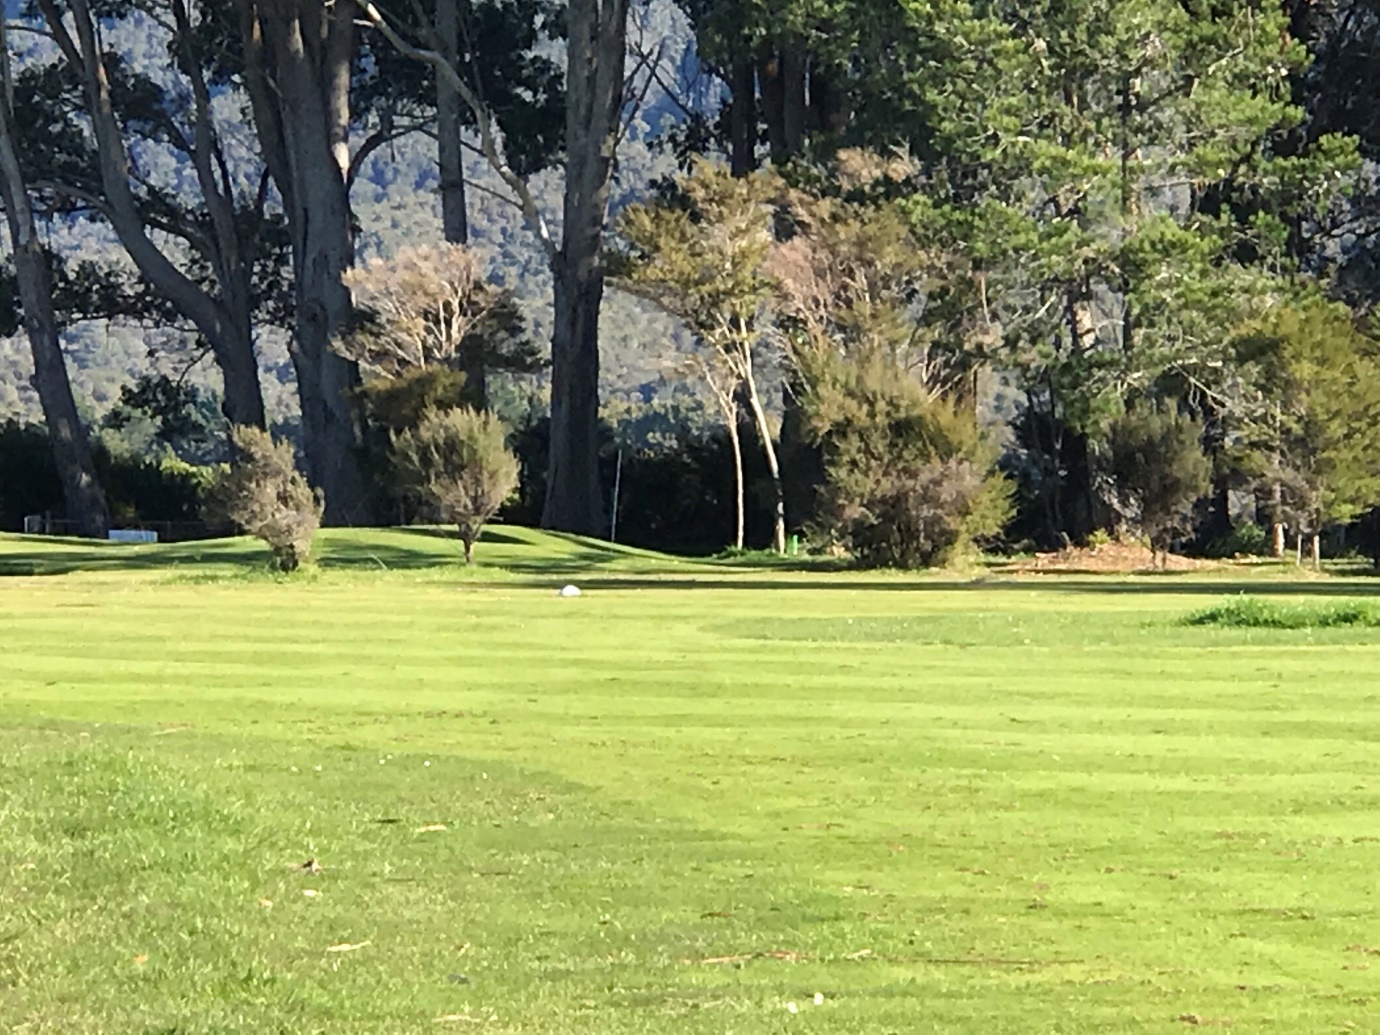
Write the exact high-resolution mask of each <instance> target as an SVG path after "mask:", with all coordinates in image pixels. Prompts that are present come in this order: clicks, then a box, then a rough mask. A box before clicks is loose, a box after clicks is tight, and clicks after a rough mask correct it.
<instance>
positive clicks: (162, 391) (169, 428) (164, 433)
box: [102, 374, 212, 449]
mask: <svg viewBox="0 0 1380 1035" xmlns="http://www.w3.org/2000/svg"><path fill="white" fill-rule="evenodd" d="M203 401H204V400H203V398H202V393H201V391H200V390H199V389H198V388H197V387H196V386H195V385H191V384H188V383H186V382H185V381H181V380H179V381H174V380H173V379H172V378H170V377H168V375H166V374H144V375H142V376H140V377H138V378H135V380H134V381H133V383H131V384H127V385H123V386H121V388H120V401H119V402H118V403H116V404H115V408H114V409H112V410H111V411H110V412H109V413H107V414H106V415H105V419H104V420H103V421H102V424H103V426H105V427H107V428H110V429H112V430H115V431H120V430H123V429H124V428H127V427H128V426H129V425H130V423H131V422H133V421H134V420H136V419H138V418H140V417H143V418H145V419H147V420H150V421H152V423H153V435H154V438H156V439H158V441H160V442H162V443H164V444H165V445H167V446H170V447H172V448H174V449H176V448H178V447H179V446H183V447H193V448H195V447H198V446H204V445H205V444H206V443H207V441H208V440H209V439H210V438H211V436H212V428H211V421H210V419H209V418H210V416H211V415H210V414H208V413H207V412H206V407H205V406H203V405H202V404H203Z"/></svg>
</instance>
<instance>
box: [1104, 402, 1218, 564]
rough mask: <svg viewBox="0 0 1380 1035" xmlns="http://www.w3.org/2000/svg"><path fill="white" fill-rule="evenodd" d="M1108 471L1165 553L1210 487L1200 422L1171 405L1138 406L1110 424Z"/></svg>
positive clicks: (1156, 546) (1156, 547) (1153, 547)
mask: <svg viewBox="0 0 1380 1035" xmlns="http://www.w3.org/2000/svg"><path fill="white" fill-rule="evenodd" d="M1108 446H1109V448H1110V452H1111V473H1112V477H1113V478H1114V479H1115V481H1116V484H1117V487H1118V488H1119V489H1120V490H1121V492H1122V494H1123V495H1124V497H1125V498H1126V500H1127V501H1128V502H1129V503H1130V508H1129V513H1127V514H1126V515H1125V516H1126V517H1128V518H1130V519H1132V520H1134V521H1136V523H1138V524H1139V525H1140V528H1141V531H1143V532H1144V533H1145V534H1146V536H1148V537H1149V539H1150V548H1151V550H1153V551H1156V552H1158V553H1159V554H1160V556H1161V557H1163V556H1164V555H1165V554H1166V553H1167V552H1168V550H1169V547H1170V545H1171V543H1172V542H1173V540H1174V539H1175V538H1176V537H1177V536H1180V535H1183V534H1184V533H1185V532H1187V531H1188V530H1189V529H1190V528H1191V523H1192V517H1193V505H1194V504H1195V503H1197V502H1198V501H1199V500H1200V499H1202V498H1203V497H1204V496H1206V495H1207V493H1208V490H1209V489H1210V488H1211V486H1212V461H1210V460H1209V459H1208V457H1207V454H1205V453H1204V452H1203V444H1202V426H1201V425H1200V424H1199V423H1198V422H1197V421H1196V420H1194V419H1193V418H1191V417H1186V416H1183V415H1181V414H1180V413H1178V412H1177V411H1176V410H1173V409H1165V410H1159V409H1149V408H1146V409H1140V410H1135V411H1133V412H1130V413H1127V414H1124V415H1123V416H1121V417H1119V418H1117V420H1116V421H1114V422H1113V423H1112V427H1111V432H1110V435H1109V438H1108Z"/></svg>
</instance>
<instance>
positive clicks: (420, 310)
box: [332, 244, 540, 406]
mask: <svg viewBox="0 0 1380 1035" xmlns="http://www.w3.org/2000/svg"><path fill="white" fill-rule="evenodd" d="M343 279H344V281H345V284H346V286H347V287H349V288H350V291H351V294H352V295H353V298H354V305H355V314H354V320H353V322H352V324H351V326H350V328H349V329H348V330H347V331H346V333H344V334H342V335H341V336H340V337H339V338H338V339H337V340H336V341H335V342H334V343H333V346H332V347H333V348H334V349H335V351H336V352H337V353H339V354H340V355H342V356H344V357H345V358H346V359H351V360H354V361H355V362H356V363H358V364H359V366H360V370H361V371H363V373H364V374H365V376H366V377H367V378H368V379H370V380H371V381H376V380H391V379H396V378H399V377H403V376H406V375H408V374H411V373H415V372H416V371H418V370H431V369H437V368H441V369H445V368H451V369H459V370H462V371H464V373H465V377H466V382H467V383H466V387H467V389H468V390H469V394H471V395H472V396H473V399H474V402H475V403H476V404H477V405H480V406H482V405H483V404H484V402H485V400H484V394H485V373H486V371H487V370H489V369H491V368H492V369H502V370H510V371H515V372H521V373H526V372H531V371H533V370H536V369H537V368H538V367H539V366H540V362H539V357H538V355H537V352H536V350H535V348H534V347H533V345H532V343H531V341H530V340H529V339H528V338H527V336H526V330H525V327H524V325H523V320H522V315H521V313H520V311H519V310H518V308H517V305H516V303H515V301H514V300H513V297H512V293H511V292H509V291H508V290H506V289H504V288H500V287H497V286H495V285H493V284H491V283H489V282H488V281H487V280H485V279H484V268H483V264H482V263H481V262H480V260H479V257H478V256H477V255H476V254H475V253H474V251H472V250H471V249H469V248H466V247H465V246H464V245H460V244H441V245H412V246H407V247H403V248H400V249H398V251H397V253H396V254H395V255H393V256H392V257H391V258H388V259H378V258H376V259H372V260H370V261H369V262H367V263H365V264H364V265H362V266H358V267H356V268H355V269H352V270H347V271H346V272H345V273H344V274H343Z"/></svg>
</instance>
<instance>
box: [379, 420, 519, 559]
mask: <svg viewBox="0 0 1380 1035" xmlns="http://www.w3.org/2000/svg"><path fill="white" fill-rule="evenodd" d="M506 438H507V435H506V432H505V430H504V428H503V425H502V423H500V422H499V420H498V418H496V417H495V416H493V414H491V413H485V412H483V411H482V410H473V409H470V408H468V407H458V408H456V409H450V410H433V411H431V412H430V413H428V414H426V415H425V416H424V417H423V418H422V419H421V421H419V422H418V423H417V426H416V427H414V428H411V429H410V430H408V431H404V432H403V433H402V434H400V435H396V436H394V438H393V458H394V463H395V465H396V468H397V471H398V475H399V477H400V478H401V479H402V480H403V484H404V485H405V486H406V487H407V488H408V489H409V490H410V491H412V492H413V493H414V494H415V495H416V496H417V497H418V498H420V499H421V500H422V501H423V503H424V504H425V505H426V506H427V508H428V509H430V510H431V511H432V512H433V513H434V514H435V516H436V517H437V518H439V519H440V520H441V521H444V522H445V523H446V524H452V525H455V526H456V528H457V529H458V530H459V532H460V540H461V542H463V543H464V544H465V561H466V563H469V562H472V561H473V560H474V544H475V543H476V542H477V541H478V540H479V536H480V534H481V533H482V532H483V531H484V526H485V525H486V524H488V523H489V521H491V520H492V519H493V516H494V515H495V514H497V513H498V509H499V507H501V506H503V503H504V501H506V500H507V499H508V497H509V496H511V495H512V493H513V490H514V489H515V488H517V484H518V474H519V469H518V461H517V457H515V456H514V455H513V453H512V451H511V450H509V449H508V444H507V441H506Z"/></svg>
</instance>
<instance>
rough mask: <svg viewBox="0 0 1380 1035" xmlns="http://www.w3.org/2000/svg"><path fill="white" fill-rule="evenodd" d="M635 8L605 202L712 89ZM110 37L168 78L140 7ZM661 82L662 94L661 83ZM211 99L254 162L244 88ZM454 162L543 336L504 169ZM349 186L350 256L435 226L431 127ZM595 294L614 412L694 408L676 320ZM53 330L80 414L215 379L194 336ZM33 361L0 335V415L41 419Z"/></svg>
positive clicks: (263, 340)
mask: <svg viewBox="0 0 1380 1035" xmlns="http://www.w3.org/2000/svg"><path fill="white" fill-rule="evenodd" d="M9 6H10V8H11V14H12V15H14V14H18V13H19V5H17V4H14V3H11V4H10V5H9ZM136 6H137V5H136ZM634 18H635V23H636V24H635V29H634V32H633V34H632V39H631V41H630V44H629V46H630V48H632V51H633V55H634V60H636V58H637V56H638V55H639V54H642V53H644V52H645V51H646V50H653V51H657V52H659V55H660V56H659V59H658V61H657V75H656V76H655V77H653V78H650V81H649V82H646V83H645V84H639V102H638V105H637V107H636V111H635V112H630V116H631V117H630V119H629V125H628V128H627V139H626V140H625V141H624V142H623V144H622V145H621V147H620V152H619V162H618V176H617V181H616V191H615V195H614V199H613V203H612V207H613V209H614V210H615V211H616V210H617V209H619V208H621V207H622V206H623V205H624V204H626V203H627V201H628V200H629V199H632V198H639V197H642V196H645V195H646V193H647V192H648V190H649V189H650V185H651V184H652V183H653V182H654V181H656V180H658V179H660V178H663V177H665V176H667V175H669V174H670V173H672V172H674V171H675V168H676V161H675V157H674V155H673V154H671V153H670V149H669V148H668V147H666V146H664V144H665V141H664V139H662V138H663V137H664V134H665V132H666V130H667V129H668V128H670V127H673V126H674V125H676V124H677V123H680V122H683V121H684V120H685V112H684V111H682V110H681V107H680V106H681V105H683V104H686V103H692V104H694V105H695V106H696V107H695V110H696V111H697V112H699V113H701V114H704V115H712V114H713V112H714V111H715V109H716V108H717V106H718V104H719V101H720V97H719V89H720V88H719V84H718V81H717V80H716V79H714V78H713V77H712V76H711V75H710V74H709V73H707V72H706V71H705V70H704V69H702V68H701V67H700V66H699V63H698V61H697V58H696V56H695V43H694V37H693V34H692V32H691V30H690V26H689V24H688V22H687V20H686V18H685V16H684V14H683V13H682V12H681V10H680V9H679V8H678V7H676V6H675V4H674V2H673V0H654V2H652V3H650V4H648V5H647V6H646V8H645V9H644V10H640V11H637V12H636V13H635V15H634ZM15 40H16V43H18V44H20V46H19V47H18V49H19V51H20V54H21V61H23V60H25V59H28V60H35V61H36V60H40V59H41V55H45V54H49V52H50V48H48V47H45V46H43V45H42V44H41V43H39V42H37V41H35V40H33V39H28V38H26V37H25V36H24V34H22V33H19V34H16V36H15ZM109 41H110V42H111V43H112V44H113V45H114V46H115V47H116V48H117V49H118V50H119V51H120V53H121V54H122V55H124V56H125V58H126V59H127V60H128V61H129V63H130V66H131V68H133V69H135V70H137V71H139V72H140V73H143V74H147V75H150V76H152V77H154V78H159V77H163V78H167V76H166V74H165V73H166V64H167V62H166V51H165V43H163V42H162V41H161V40H160V33H159V31H158V29H157V27H156V26H155V25H152V24H151V23H150V22H149V21H148V20H146V19H140V18H136V19H132V20H131V23H130V24H128V25H120V26H117V28H116V31H112V32H111V33H110V35H109ZM560 46H561V45H560V42H559V41H553V42H552V43H551V44H550V45H549V49H550V50H551V51H552V52H553V53H556V54H557V55H559V51H560ZM643 85H645V93H643V92H642V86H643ZM668 88H670V89H672V90H674V94H671V93H668ZM218 102H219V105H220V108H221V115H222V118H221V121H220V125H221V127H222V131H223V132H225V133H226V134H227V135H232V134H233V137H232V138H233V139H235V140H236V142H237V147H238V149H239V150H240V154H241V156H242V157H243V158H244V159H245V161H244V165H245V167H246V168H252V167H253V166H254V165H255V164H257V163H255V162H254V161H253V159H252V157H249V156H251V155H252V152H253V143H252V131H251V130H249V129H248V128H247V127H244V126H243V125H242V123H243V122H244V120H245V119H246V118H247V117H248V115H247V112H245V111H244V110H243V103H244V102H243V99H242V98H235V97H231V96H225V97H222V98H219V99H218ZM470 137H471V139H472V138H473V134H472V133H471V134H470ZM141 157H142V158H143V159H144V160H145V161H147V162H148V163H149V169H148V172H149V173H150V174H151V175H158V176H160V177H161V178H163V180H164V181H165V182H166V183H168V184H169V185H172V186H174V187H178V186H180V187H181V188H182V189H184V190H186V189H187V188H188V186H189V183H188V181H189V180H190V181H191V186H192V187H193V188H194V181H195V174H194V172H192V171H191V169H190V167H189V163H190V159H188V158H187V157H186V156H185V155H177V154H175V153H170V152H167V151H162V152H161V153H160V152H158V151H155V150H153V149H148V150H146V151H145V152H143V154H142V156H141ZM155 162H156V163H158V164H157V165H155ZM465 174H466V178H467V179H468V180H469V182H470V183H471V184H472V185H473V188H472V190H471V191H470V192H469V195H468V207H469V212H470V228H471V235H472V237H471V239H472V241H473V243H474V245H475V246H476V247H477V248H479V249H481V250H482V251H483V252H484V253H485V255H486V256H487V258H488V262H489V268H490V270H491V272H492V275H493V276H494V277H495V279H497V280H498V281H500V282H502V283H504V284H507V285H509V286H511V287H512V288H513V290H514V291H515V292H516V293H517V295H518V297H519V299H520V300H521V301H522V305H523V309H524V312H525V313H526V314H527V316H528V319H529V321H530V325H531V328H532V336H533V338H534V339H535V340H537V341H545V340H548V339H549V337H550V327H551V277H550V272H549V271H548V270H547V269H546V267H545V263H544V261H543V257H542V254H541V249H540V247H539V246H538V244H537V242H536V240H535V238H534V237H533V236H532V234H531V232H530V230H528V229H527V228H526V226H525V225H524V223H523V218H522V213H521V212H520V211H519V210H518V209H517V208H515V207H514V206H513V205H512V204H511V203H510V201H508V200H506V199H504V198H502V197H499V196H498V195H503V194H505V193H507V192H506V191H505V190H504V188H503V184H502V182H501V181H500V180H499V178H498V177H497V176H496V175H495V174H494V173H493V171H492V169H491V168H490V167H489V165H488V164H487V163H486V162H485V160H484V158H483V156H482V155H480V154H478V153H477V152H475V151H474V150H470V151H469V153H468V154H467V155H466V165H465ZM535 182H536V190H537V194H538V197H539V198H540V201H541V204H542V206H543V208H544V210H546V212H547V213H548V218H549V219H551V220H552V222H553V223H555V224H556V225H559V220H560V209H561V181H560V176H559V173H558V171H556V170H551V171H549V172H547V173H544V174H542V175H540V176H539V177H537V178H536V181H535ZM351 193H352V197H351V200H352V203H353V205H354V210H355V215H356V218H357V219H358V222H359V227H360V231H361V233H360V235H359V238H358V247H359V253H360V255H361V257H367V256H370V255H374V254H384V255H388V254H391V253H392V252H393V251H395V250H396V249H397V248H398V246H399V245H401V244H403V243H406V242H409V241H418V240H434V239H439V237H440V236H441V200H440V196H439V174H438V171H437V167H436V142H435V138H434V131H422V130H418V131H414V132H412V133H408V134H406V135H404V136H401V137H399V138H398V139H396V140H392V141H390V142H389V143H388V145H387V146H386V147H383V148H381V149H380V150H378V151H376V152H375V153H374V154H373V155H372V156H371V157H370V158H369V159H368V161H366V162H365V163H364V164H363V165H362V167H361V170H360V173H359V178H358V179H357V180H356V182H355V183H354V185H353V189H352V192H351ZM48 232H49V233H50V234H51V235H52V241H53V243H54V245H55V247H56V249H57V250H58V251H59V253H61V254H64V255H70V256H81V257H83V258H93V257H99V258H100V259H101V260H102V261H104V262H108V263H110V264H112V265H120V266H126V267H127V266H128V260H127V259H126V258H124V257H123V256H122V255H121V254H120V250H119V247H118V245H117V244H116V243H115V242H113V241H112V240H111V235H110V233H109V231H108V229H106V228H105V227H103V226H101V225H100V224H99V223H98V222H96V221H92V220H71V221H64V222H63V223H61V224H55V225H53V226H52V227H50V228H49V231H48ZM7 251H8V243H7V242H3V243H0V254H3V253H5V252H7ZM607 305H608V318H607V319H606V320H605V321H604V322H603V325H602V329H601V348H602V353H603V366H602V373H603V377H602V387H603V391H604V397H605V398H606V399H607V400H609V401H610V402H611V403H612V404H613V408H612V412H615V413H620V414H621V413H622V412H623V411H624V409H625V406H626V405H634V404H638V403H646V402H649V401H652V400H659V401H662V402H669V401H670V400H672V399H675V400H680V399H682V398H684V399H685V400H686V405H688V406H689V408H690V410H691V411H692V412H693V411H694V410H695V409H697V408H698V406H699V402H698V396H699V393H698V392H697V391H696V388H695V386H694V384H693V383H687V382H686V381H685V380H684V379H682V378H676V377H670V378H668V376H667V375H668V367H669V366H671V365H672V364H669V363H668V362H667V357H668V356H669V355H672V354H674V353H675V352H676V351H677V350H680V349H684V348H685V345H686V341H685V331H684V330H683V328H681V327H679V326H677V325H676V324H675V323H674V322H673V321H671V320H669V319H667V318H666V317H665V316H664V315H662V314H660V313H658V312H656V311H655V310H654V309H653V308H652V307H650V306H648V305H647V304H646V303H643V302H639V301H637V300H635V299H632V298H630V297H627V296H625V295H620V294H615V295H613V296H611V297H610V298H609V300H608V303H607ZM63 337H64V343H65V350H66V354H67V356H68V361H69V367H70V369H71V372H72V381H73V384H74V387H75V388H76V389H77V392H78V398H79V402H81V403H82V404H83V408H84V412H85V413H86V414H87V416H88V417H89V418H90V419H93V420H96V419H99V417H101V416H103V415H104V414H105V413H107V412H108V411H109V410H110V409H111V407H113V406H114V405H115V404H116V403H117V402H118V400H119V395H120V388H121V386H122V385H125V384H128V383H130V382H131V381H132V380H133V379H135V378H136V377H138V376H139V375H141V374H146V373H149V372H154V371H157V372H164V373H170V374H174V375H177V376H181V375H182V373H183V371H185V370H187V368H188V365H189V364H194V366H193V367H192V369H191V372H190V373H189V374H188V375H187V378H188V381H189V382H190V383H192V384H195V385H197V386H198V387H200V388H202V389H203V390H206V391H208V392H215V393H218V392H219V380H220V379H219V374H218V372H217V370H216V368H215V364H214V363H212V362H211V361H210V358H209V357H207V356H201V357H200V358H199V359H198V357H197V353H196V349H195V342H194V336H193V335H190V334H180V333H177V331H175V330H173V329H169V328H167V327H148V326H141V325H140V324H138V323H134V322H131V321H125V320H120V319H110V320H93V321H79V322H74V323H73V324H72V325H70V326H69V327H68V328H67V329H66V330H65V332H64V335H63ZM258 341H259V347H260V353H259V355H260V360H261V363H262V372H263V375H264V376H263V384H264V393H265V396H266V400H265V401H266V404H267V406H268V409H269V412H270V413H271V414H272V415H273V417H274V419H275V420H277V421H280V422H286V423H291V422H292V421H293V420H294V415H295V413H296V412H297V409H298V402H297V398H296V394H295V389H294V388H293V385H292V382H293V377H294V375H293V371H292V365H291V363H290V362H289V361H288V354H287V347H286V337H285V332H284V331H283V330H281V329H279V328H273V327H263V328H261V330H260V334H259V337H258ZM32 371H33V361H32V359H31V357H30V355H29V348H28V344H27V342H26V341H25V340H24V338H23V335H22V334H20V333H15V334H10V335H8V336H6V337H3V338H0V420H4V419H10V418H14V419H19V420H25V421H27V420H39V419H41V416H42V414H41V410H40V407H39V404H38V397H37V395H36V394H35V392H34V390H33V388H32V386H31V385H30V383H29V381H30V376H31V374H32ZM528 389H531V390H534V391H537V392H538V393H540V391H541V388H540V380H539V379H538V380H537V381H534V382H533V383H532V384H531V385H525V386H524V391H525V390H528ZM677 405H679V402H677Z"/></svg>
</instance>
